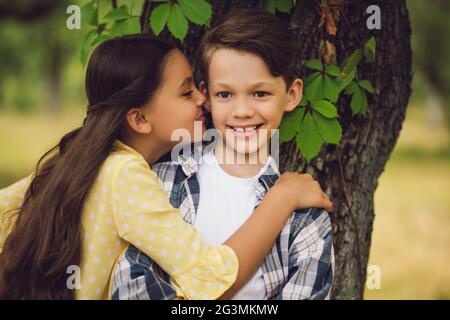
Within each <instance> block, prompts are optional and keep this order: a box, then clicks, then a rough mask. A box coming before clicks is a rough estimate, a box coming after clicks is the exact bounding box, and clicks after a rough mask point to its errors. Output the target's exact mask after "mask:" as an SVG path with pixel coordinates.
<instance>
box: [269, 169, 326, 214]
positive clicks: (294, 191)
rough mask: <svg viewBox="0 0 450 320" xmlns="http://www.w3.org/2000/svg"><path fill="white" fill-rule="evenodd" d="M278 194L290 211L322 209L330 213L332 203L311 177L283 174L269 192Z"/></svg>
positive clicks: (292, 173) (307, 175) (308, 175)
mask: <svg viewBox="0 0 450 320" xmlns="http://www.w3.org/2000/svg"><path fill="white" fill-rule="evenodd" d="M272 190H273V191H274V192H279V193H281V194H282V195H283V197H284V198H285V199H286V201H287V202H288V203H290V205H291V207H292V211H294V210H296V209H303V208H323V209H325V210H326V211H328V212H330V211H332V210H333V203H332V202H331V201H330V198H329V197H328V195H327V194H326V193H325V192H323V191H322V188H321V187H320V184H319V182H317V181H316V180H314V178H313V177H312V175H310V174H307V173H304V174H300V173H297V172H285V173H283V174H282V175H281V177H280V178H279V179H278V180H277V181H276V182H275V185H274V186H273V187H272V188H271V189H270V191H272Z"/></svg>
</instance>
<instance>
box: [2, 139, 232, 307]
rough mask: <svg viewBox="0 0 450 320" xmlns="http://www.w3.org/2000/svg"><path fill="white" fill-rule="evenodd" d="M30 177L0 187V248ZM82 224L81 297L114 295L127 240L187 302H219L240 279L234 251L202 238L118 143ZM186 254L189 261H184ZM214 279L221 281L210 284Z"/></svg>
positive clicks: (154, 178)
mask: <svg viewBox="0 0 450 320" xmlns="http://www.w3.org/2000/svg"><path fill="white" fill-rule="evenodd" d="M30 182H31V177H27V178H25V179H23V180H21V181H19V182H17V183H15V184H13V185H11V186H9V187H8V188H5V189H2V190H0V252H1V250H2V248H3V244H4V241H5V239H6V237H7V235H8V234H9V233H10V232H11V229H12V227H13V225H14V221H15V219H16V217H17V215H16V213H17V210H11V209H17V208H20V206H21V204H22V202H23V197H24V194H25V192H26V190H27V188H28V186H29V184H30ZM82 224H83V229H84V234H83V237H84V238H83V239H84V240H83V256H82V262H81V266H79V267H80V268H79V270H80V280H81V281H80V285H81V288H79V289H75V290H76V298H77V299H107V298H108V297H109V290H110V288H109V286H110V277H111V273H112V271H113V267H114V265H115V263H116V261H117V259H118V257H119V255H120V254H121V253H122V252H123V251H124V249H125V248H126V247H127V245H128V244H129V243H131V244H133V245H134V246H136V247H137V248H138V249H140V250H141V251H143V252H144V253H145V254H146V255H148V256H149V257H150V258H152V259H153V260H154V261H155V262H157V263H158V264H159V265H160V266H161V267H162V268H163V269H164V270H165V271H166V272H167V273H168V274H169V275H170V276H171V278H172V281H173V283H174V284H175V285H176V286H177V293H178V295H180V296H181V297H183V298H185V299H216V298H218V297H219V296H220V295H221V294H222V293H223V292H224V291H225V290H227V289H228V288H229V287H230V286H231V285H232V284H233V282H234V281H235V279H236V276H237V271H238V265H239V262H238V259H237V257H236V255H235V253H234V251H233V250H232V249H231V248H230V247H228V246H226V245H222V246H220V247H213V246H208V245H206V244H205V243H203V242H202V240H201V237H200V234H199V232H198V231H197V230H196V229H194V227H192V226H191V225H190V224H188V223H186V222H184V221H183V219H182V218H181V216H180V214H179V212H178V209H174V208H173V207H172V206H171V205H170V203H169V201H168V199H167V195H166V193H165V192H164V190H163V189H162V188H161V186H160V185H159V183H158V178H157V176H156V173H154V172H153V171H152V170H151V169H150V167H149V165H148V164H147V162H146V161H145V159H144V158H143V157H142V156H141V154H139V153H138V152H137V151H135V150H134V149H132V148H130V147H128V146H127V145H125V144H123V143H121V142H120V141H118V140H117V141H116V142H115V149H114V151H113V152H112V153H111V154H110V156H109V157H108V158H107V160H106V161H105V163H104V164H103V165H102V167H101V169H100V172H99V176H98V178H97V180H96V182H95V183H94V185H93V187H92V189H91V191H90V193H89V195H88V197H87V199H86V202H85V208H84V211H83V215H82ZM186 253H188V256H189V258H188V259H186V258H182V257H185V256H186ZM68 267H69V266H68ZM72 270H73V269H72ZM69 276H70V274H68V277H69ZM208 282H213V283H215V284H216V285H214V286H205V285H204V284H205V283H208Z"/></svg>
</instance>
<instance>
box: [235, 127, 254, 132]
mask: <svg viewBox="0 0 450 320" xmlns="http://www.w3.org/2000/svg"><path fill="white" fill-rule="evenodd" d="M254 130H256V127H246V128H234V131H237V132H249V131H254Z"/></svg>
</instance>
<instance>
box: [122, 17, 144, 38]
mask: <svg viewBox="0 0 450 320" xmlns="http://www.w3.org/2000/svg"><path fill="white" fill-rule="evenodd" d="M125 32H126V34H136V33H141V23H140V21H139V18H138V17H132V18H130V19H128V24H127V28H126V31H125Z"/></svg>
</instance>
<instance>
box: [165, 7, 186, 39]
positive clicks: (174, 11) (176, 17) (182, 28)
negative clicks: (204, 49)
mask: <svg viewBox="0 0 450 320" xmlns="http://www.w3.org/2000/svg"><path fill="white" fill-rule="evenodd" d="M167 26H168V27H169V31H170V33H171V34H172V35H173V36H174V37H175V38H176V39H178V40H180V41H183V39H184V37H186V34H187V31H188V21H187V19H186V17H185V16H184V13H183V11H182V10H181V8H180V6H179V5H177V4H175V5H173V6H172V7H171V8H170V13H169V18H168V19H167Z"/></svg>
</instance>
